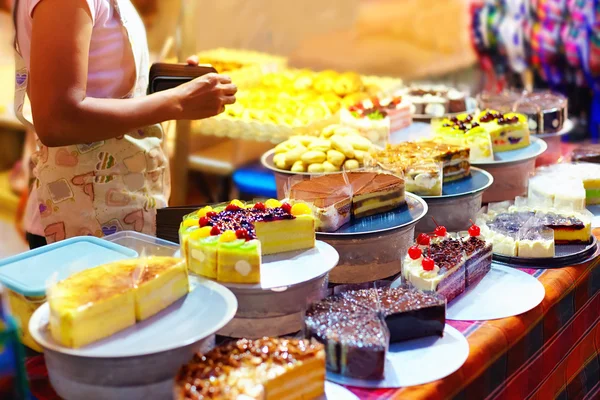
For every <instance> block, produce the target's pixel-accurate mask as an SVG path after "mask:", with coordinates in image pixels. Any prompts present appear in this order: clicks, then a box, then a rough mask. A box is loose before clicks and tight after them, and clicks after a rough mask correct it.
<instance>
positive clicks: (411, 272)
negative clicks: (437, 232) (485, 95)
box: [402, 233, 466, 302]
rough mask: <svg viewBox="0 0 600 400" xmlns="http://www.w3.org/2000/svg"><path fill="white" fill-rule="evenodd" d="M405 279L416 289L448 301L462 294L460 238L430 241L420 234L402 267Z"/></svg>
mask: <svg viewBox="0 0 600 400" xmlns="http://www.w3.org/2000/svg"><path fill="white" fill-rule="evenodd" d="M402 275H403V277H404V279H405V280H406V281H407V282H409V283H410V284H411V285H412V286H414V287H416V288H417V289H420V290H424V291H428V292H437V293H439V294H441V295H442V296H444V297H445V298H446V300H447V301H448V302H450V301H452V300H454V298H456V297H457V296H458V295H460V294H461V293H463V292H464V291H465V287H466V282H465V277H466V273H465V257H464V254H463V250H462V243H461V241H460V240H459V239H454V238H449V237H445V233H444V236H443V237H440V240H436V241H432V240H431V237H430V236H429V235H427V234H420V235H419V237H418V238H417V245H415V246H412V247H411V248H409V249H408V254H407V256H406V257H405V259H404V263H403V264H402Z"/></svg>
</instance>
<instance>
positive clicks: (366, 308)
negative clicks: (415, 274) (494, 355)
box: [305, 286, 446, 380]
mask: <svg viewBox="0 0 600 400" xmlns="http://www.w3.org/2000/svg"><path fill="white" fill-rule="evenodd" d="M445 323H446V302H445V300H444V299H443V298H442V297H441V296H438V295H436V294H433V293H432V294H427V293H424V292H421V291H418V290H414V289H410V288H408V287H404V286H403V287H400V288H395V289H391V288H384V289H363V290H352V291H348V292H345V293H342V294H339V295H335V296H331V297H328V298H326V299H324V300H322V301H320V302H318V303H315V304H313V305H312V306H311V307H310V309H309V310H308V311H307V313H306V318H305V324H306V333H307V335H308V336H310V337H313V338H315V339H317V340H319V341H320V342H322V343H323V344H325V346H326V349H327V369H328V370H329V371H331V372H334V373H338V374H341V375H344V376H348V377H352V378H359V379H371V380H374V379H382V378H383V376H384V367H385V356H386V352H387V349H388V346H389V343H396V342H401V341H405V340H410V339H416V338H420V337H426V336H442V335H443V331H444V325H445Z"/></svg>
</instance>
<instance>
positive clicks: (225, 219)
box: [179, 199, 315, 283]
mask: <svg viewBox="0 0 600 400" xmlns="http://www.w3.org/2000/svg"><path fill="white" fill-rule="evenodd" d="M179 233H180V243H181V246H182V254H184V256H185V259H186V262H187V265H188V268H189V270H190V271H191V272H193V273H196V274H198V275H201V276H205V277H207V278H212V279H216V280H218V281H221V282H233V283H259V282H260V265H261V256H262V255H267V254H278V253H283V252H288V251H294V250H302V249H309V248H312V247H314V246H315V220H314V217H313V216H312V212H311V209H310V208H309V207H308V206H307V205H305V204H297V205H294V206H292V205H290V204H287V203H284V204H282V203H280V202H278V201H277V200H274V199H271V200H268V201H267V202H265V203H264V204H263V203H255V204H244V203H242V202H240V201H239V200H234V201H232V202H231V203H229V204H227V205H221V206H217V207H215V208H214V209H213V208H212V207H210V206H207V207H204V208H202V209H201V210H199V211H197V212H195V213H193V214H191V215H188V216H186V217H185V218H184V220H183V222H182V223H181V227H180V232H179Z"/></svg>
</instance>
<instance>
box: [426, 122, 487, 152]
mask: <svg viewBox="0 0 600 400" xmlns="http://www.w3.org/2000/svg"><path fill="white" fill-rule="evenodd" d="M472 121H473V116H471V115H466V116H465V115H462V116H461V117H460V119H459V117H453V118H451V119H445V120H443V121H442V123H441V125H440V126H438V127H437V129H435V130H434V139H433V140H434V141H436V142H439V143H444V144H448V145H453V146H459V147H466V148H469V149H470V161H471V162H474V161H477V162H482V161H494V149H493V146H492V138H491V136H490V133H489V132H487V131H486V130H485V129H484V128H483V127H481V126H479V124H478V123H476V122H473V123H471V122H472Z"/></svg>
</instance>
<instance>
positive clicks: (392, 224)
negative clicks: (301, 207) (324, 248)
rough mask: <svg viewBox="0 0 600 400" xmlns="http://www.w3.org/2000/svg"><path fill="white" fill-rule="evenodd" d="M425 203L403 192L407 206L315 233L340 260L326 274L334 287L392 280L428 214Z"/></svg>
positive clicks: (398, 271)
mask: <svg viewBox="0 0 600 400" xmlns="http://www.w3.org/2000/svg"><path fill="white" fill-rule="evenodd" d="M427 210H428V207H427V203H425V201H424V200H423V199H421V198H420V197H418V196H416V195H414V194H412V193H406V205H405V206H402V207H401V208H399V209H396V210H392V211H389V212H386V213H383V214H378V215H373V216H371V217H365V218H361V219H357V220H352V221H351V222H350V223H349V224H346V225H344V226H342V227H341V228H340V229H338V230H337V231H336V232H317V238H318V239H320V240H324V241H325V242H327V243H329V244H330V245H332V246H333V247H334V248H335V249H336V250H337V251H338V253H339V254H340V261H339V264H338V266H337V267H336V268H334V269H333V270H332V271H331V272H330V274H329V282H330V283H334V284H358V283H366V282H373V281H377V280H381V279H386V278H390V277H393V276H395V275H397V274H398V273H400V270H401V268H402V260H403V259H404V256H405V255H406V252H407V251H408V248H409V247H410V246H411V245H412V242H413V239H414V234H415V226H416V225H417V223H418V222H419V221H420V220H421V219H422V218H423V217H425V215H426V214H427Z"/></svg>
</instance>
